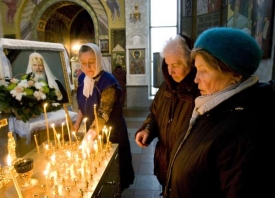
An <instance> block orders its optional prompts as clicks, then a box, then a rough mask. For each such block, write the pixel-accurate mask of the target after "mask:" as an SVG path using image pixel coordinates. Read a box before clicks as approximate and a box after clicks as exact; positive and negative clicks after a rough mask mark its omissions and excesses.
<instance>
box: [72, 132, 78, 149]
mask: <svg viewBox="0 0 275 198" xmlns="http://www.w3.org/2000/svg"><path fill="white" fill-rule="evenodd" d="M72 134H73V136H74V137H75V140H76V144H77V146H79V143H78V139H77V136H76V134H75V131H73V132H72Z"/></svg>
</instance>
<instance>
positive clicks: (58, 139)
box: [56, 133, 61, 148]
mask: <svg viewBox="0 0 275 198" xmlns="http://www.w3.org/2000/svg"><path fill="white" fill-rule="evenodd" d="M56 137H57V141H58V146H59V148H61V143H60V134H59V133H58V134H56Z"/></svg>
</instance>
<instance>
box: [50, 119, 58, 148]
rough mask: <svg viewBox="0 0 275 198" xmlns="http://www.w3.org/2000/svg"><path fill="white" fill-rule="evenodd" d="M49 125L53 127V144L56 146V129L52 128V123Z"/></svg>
mask: <svg viewBox="0 0 275 198" xmlns="http://www.w3.org/2000/svg"><path fill="white" fill-rule="evenodd" d="M51 126H52V128H53V138H54V145H55V147H56V146H57V144H56V130H55V128H54V124H51Z"/></svg>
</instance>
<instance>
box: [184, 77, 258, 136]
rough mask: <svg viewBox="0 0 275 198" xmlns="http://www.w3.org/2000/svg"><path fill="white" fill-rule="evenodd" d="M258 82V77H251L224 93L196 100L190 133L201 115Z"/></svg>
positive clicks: (200, 97)
mask: <svg viewBox="0 0 275 198" xmlns="http://www.w3.org/2000/svg"><path fill="white" fill-rule="evenodd" d="M258 80H259V78H258V77H256V76H251V77H249V78H248V79H246V80H245V81H243V82H241V83H239V84H234V85H231V86H229V87H227V88H225V89H224V90H222V91H219V92H216V93H214V94H211V95H207V96H199V97H197V98H196V99H195V108H194V110H193V113H192V117H191V119H190V125H189V129H188V131H189V130H190V129H191V127H192V125H193V124H194V122H195V120H196V119H197V117H198V116H199V115H203V114H205V113H206V112H208V111H210V110H211V109H213V108H214V107H216V106H217V105H218V104H220V103H221V102H223V101H225V100H226V99H228V98H230V97H232V96H233V95H235V94H237V93H239V92H240V91H242V90H244V89H246V88H248V87H250V86H252V85H254V84H255V83H256V82H258Z"/></svg>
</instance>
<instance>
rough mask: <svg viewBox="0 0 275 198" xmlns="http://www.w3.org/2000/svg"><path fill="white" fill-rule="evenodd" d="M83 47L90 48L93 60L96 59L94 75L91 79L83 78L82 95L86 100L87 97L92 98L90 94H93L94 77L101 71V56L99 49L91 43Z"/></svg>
mask: <svg viewBox="0 0 275 198" xmlns="http://www.w3.org/2000/svg"><path fill="white" fill-rule="evenodd" d="M84 45H85V46H88V47H90V48H91V49H92V50H93V51H94V53H95V58H96V69H95V75H94V76H93V77H92V78H91V77H89V76H87V75H86V76H85V78H84V88H83V95H84V96H86V97H87V98H88V97H89V96H92V94H93V89H94V84H95V78H94V77H96V76H97V75H98V74H99V72H100V71H101V70H102V55H101V52H100V49H99V47H98V46H97V45H95V44H93V43H86V44H84ZM82 46H83V45H82ZM82 46H81V47H82ZM81 47H80V49H81Z"/></svg>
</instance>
